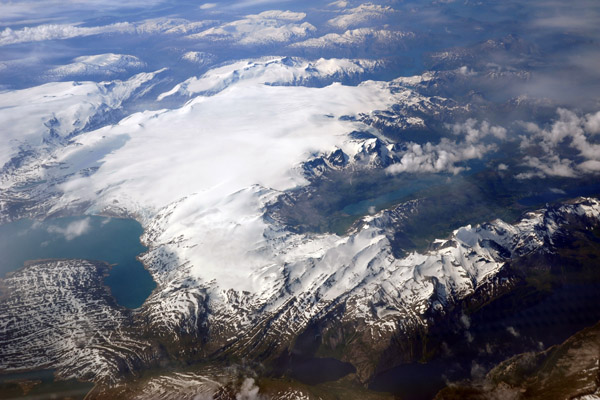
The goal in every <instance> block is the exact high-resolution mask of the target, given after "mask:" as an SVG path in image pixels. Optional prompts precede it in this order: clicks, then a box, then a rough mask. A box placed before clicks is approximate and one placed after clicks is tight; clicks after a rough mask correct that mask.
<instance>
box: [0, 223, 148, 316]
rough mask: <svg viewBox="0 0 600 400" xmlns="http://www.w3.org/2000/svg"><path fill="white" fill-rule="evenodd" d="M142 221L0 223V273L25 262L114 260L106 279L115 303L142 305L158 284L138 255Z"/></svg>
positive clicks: (141, 247) (126, 305)
mask: <svg viewBox="0 0 600 400" xmlns="http://www.w3.org/2000/svg"><path fill="white" fill-rule="evenodd" d="M142 233H143V229H142V227H141V225H140V224H139V223H138V222H137V221H135V220H132V219H122V218H107V217H99V216H84V217H64V218H57V219H50V220H47V221H43V222H39V221H31V220H19V221H16V222H11V223H8V224H5V225H0V277H3V276H5V275H6V273H7V272H10V271H15V270H17V269H19V268H21V267H22V266H23V263H24V262H25V261H27V260H38V259H45V258H81V259H88V260H97V261H105V262H107V263H109V264H115V265H114V266H113V268H112V269H111V271H110V274H109V276H107V277H106V278H105V280H104V283H105V284H106V285H107V286H108V287H110V289H111V292H112V295H113V296H114V298H115V299H116V300H117V302H118V303H119V304H120V305H122V306H124V307H128V308H137V307H139V306H141V305H142V304H143V303H144V301H145V300H146V299H147V298H148V296H149V295H150V293H151V292H152V290H154V288H155V287H156V283H155V282H154V280H153V279H152V276H151V275H150V273H149V272H148V271H147V270H146V269H145V268H144V266H143V265H142V264H141V263H140V262H139V261H138V260H137V259H136V256H138V255H140V254H141V253H143V252H145V251H146V250H147V248H146V247H144V246H143V245H142V243H141V242H140V236H141V235H142Z"/></svg>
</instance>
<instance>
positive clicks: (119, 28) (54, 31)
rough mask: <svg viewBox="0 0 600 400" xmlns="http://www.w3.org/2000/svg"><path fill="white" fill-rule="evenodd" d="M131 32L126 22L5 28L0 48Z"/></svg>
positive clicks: (0, 40)
mask: <svg viewBox="0 0 600 400" xmlns="http://www.w3.org/2000/svg"><path fill="white" fill-rule="evenodd" d="M133 31H134V28H133V26H132V25H131V24H130V23H128V22H119V23H116V24H111V25H104V26H94V27H78V26H75V25H55V24H49V25H38V26H35V27H24V28H23V29H19V30H12V29H11V28H6V29H4V30H3V31H2V32H0V46H6V45H9V44H16V43H24V42H39V41H43V40H54V39H69V38H74V37H78V36H92V35H99V34H102V33H110V32H122V33H124V32H133Z"/></svg>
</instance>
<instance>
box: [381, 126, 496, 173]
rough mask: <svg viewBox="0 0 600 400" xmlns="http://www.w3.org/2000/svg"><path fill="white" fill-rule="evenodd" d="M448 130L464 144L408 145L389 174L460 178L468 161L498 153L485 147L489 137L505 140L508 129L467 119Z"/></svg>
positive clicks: (488, 145) (445, 142)
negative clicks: (456, 175)
mask: <svg viewBox="0 0 600 400" xmlns="http://www.w3.org/2000/svg"><path fill="white" fill-rule="evenodd" d="M447 128H449V129H450V130H451V132H452V133H453V134H454V135H456V136H461V139H462V140H459V141H451V140H449V139H448V138H443V139H442V140H441V141H440V142H439V143H438V144H432V143H426V144H424V145H420V144H417V143H408V145H407V148H406V150H405V151H404V152H399V153H398V155H399V156H400V157H401V158H400V162H399V163H396V164H393V165H391V166H389V167H388V168H387V170H386V171H387V172H388V173H391V174H398V173H402V172H417V173H418V172H430V173H438V172H450V173H453V174H458V173H460V172H462V171H464V170H465V169H466V167H464V166H461V165H459V164H460V163H463V162H465V161H469V160H474V159H481V158H483V157H484V156H485V155H486V154H487V153H489V152H490V151H494V150H495V149H496V145H495V144H493V143H487V144H486V143H483V141H484V139H485V138H488V137H490V136H493V137H495V138H496V139H500V140H502V139H505V138H506V129H504V128H502V127H500V126H492V125H490V124H489V123H488V122H487V121H483V122H481V123H478V122H477V121H476V120H474V119H468V120H467V121H465V122H464V123H460V124H454V125H447Z"/></svg>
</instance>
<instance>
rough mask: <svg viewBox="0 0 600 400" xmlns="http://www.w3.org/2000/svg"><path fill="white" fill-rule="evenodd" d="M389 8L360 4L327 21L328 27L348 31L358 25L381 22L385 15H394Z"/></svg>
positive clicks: (392, 10) (393, 11)
mask: <svg viewBox="0 0 600 400" xmlns="http://www.w3.org/2000/svg"><path fill="white" fill-rule="evenodd" d="M395 12H396V10H394V9H393V8H391V7H384V6H380V5H376V4H370V3H368V4H361V5H360V6H358V7H356V8H352V9H350V10H346V11H345V12H344V14H342V15H339V16H337V17H335V18H332V19H330V20H329V21H327V22H328V23H329V25H331V26H334V27H336V28H340V29H348V28H349V27H356V26H359V25H363V26H364V25H365V24H367V23H370V22H373V21H381V20H383V19H384V18H385V17H386V16H387V15H389V14H392V13H395Z"/></svg>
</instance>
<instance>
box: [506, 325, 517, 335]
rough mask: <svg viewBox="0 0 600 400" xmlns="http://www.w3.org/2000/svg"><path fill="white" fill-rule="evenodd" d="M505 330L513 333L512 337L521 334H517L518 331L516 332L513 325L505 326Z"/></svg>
mask: <svg viewBox="0 0 600 400" xmlns="http://www.w3.org/2000/svg"><path fill="white" fill-rule="evenodd" d="M506 331H507V332H508V333H510V334H511V335H513V336H514V337H519V336H521V335H520V334H519V332H517V330H516V329H515V328H514V327H512V326H509V327H507V328H506Z"/></svg>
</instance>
